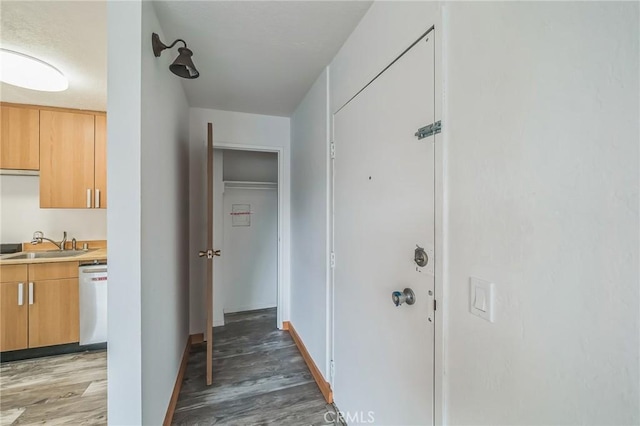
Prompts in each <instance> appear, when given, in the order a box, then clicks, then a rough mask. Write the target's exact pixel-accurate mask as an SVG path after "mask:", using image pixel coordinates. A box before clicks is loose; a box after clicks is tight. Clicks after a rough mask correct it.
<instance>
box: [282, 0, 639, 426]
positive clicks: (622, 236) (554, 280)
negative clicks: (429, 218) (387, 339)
mask: <svg viewBox="0 0 640 426" xmlns="http://www.w3.org/2000/svg"><path fill="white" fill-rule="evenodd" d="M439 8H440V5H439V4H437V3H429V2H421V3H411V4H408V3H395V2H394V3H391V2H389V3H384V2H377V3H374V5H373V6H372V7H371V9H370V10H369V12H368V13H367V15H366V16H365V18H363V20H362V21H361V23H360V24H359V26H358V28H357V29H356V31H354V33H353V34H352V36H351V37H350V38H349V39H348V40H347V42H346V43H345V45H344V46H343V48H342V49H341V51H340V52H339V53H338V54H337V56H336V58H335V59H334V61H333V62H332V64H331V66H330V74H331V78H330V101H329V105H330V110H331V111H332V112H335V111H336V110H337V109H338V108H339V107H340V106H342V105H343V104H344V102H346V101H347V100H348V99H349V98H350V97H351V96H352V95H353V94H354V93H355V92H356V91H357V90H359V89H360V88H361V87H362V86H363V85H364V84H366V83H367V82H368V81H369V80H370V79H371V78H372V77H373V76H375V74H376V73H377V72H379V71H380V70H381V69H382V68H383V67H384V66H385V65H386V64H387V63H389V61H390V60H392V59H393V58H394V57H395V56H397V55H398V54H399V53H400V52H402V50H403V49H404V48H406V47H407V46H408V45H409V44H410V43H411V42H412V41H414V40H415V39H416V38H417V37H418V36H419V35H420V34H421V33H422V32H424V30H426V29H427V28H428V27H430V26H431V25H432V24H436V27H437V28H436V29H437V32H436V37H444V40H443V53H442V55H443V56H442V58H437V59H436V60H437V61H439V60H440V59H442V60H443V63H442V64H441V66H442V69H443V72H444V76H445V77H444V79H445V85H444V94H445V98H444V99H445V116H444V120H443V124H444V133H443V136H444V140H441V141H442V143H443V144H444V145H445V158H444V163H443V164H444V165H445V169H444V170H445V181H444V188H445V197H446V198H445V199H444V200H443V203H445V209H444V212H445V217H444V218H443V220H442V223H444V226H445V228H444V238H445V242H446V243H447V244H448V245H447V247H446V250H445V251H443V252H441V254H440V256H443V257H445V259H444V261H443V264H444V265H445V267H446V268H445V270H444V271H443V272H442V276H444V279H445V283H444V284H445V290H446V291H447V292H448V293H445V299H444V300H443V301H442V302H444V304H445V305H446V306H445V312H447V309H448V315H447V317H446V318H445V319H446V321H447V324H446V327H447V334H446V335H445V351H446V352H445V353H446V358H445V363H446V365H445V368H446V376H445V383H444V387H445V404H446V407H445V409H446V412H445V414H444V415H445V420H446V421H448V423H450V424H577V423H590V424H636V423H638V422H639V421H640V418H639V402H638V401H639V396H640V395H639V391H638V378H639V369H638V359H639V356H638V355H639V354H638V347H639V342H638V332H639V318H638V303H637V302H638V296H639V294H638V281H639V265H638V263H639V256H638V245H639V244H638V243H639V240H638V234H639V215H638V181H639V175H638V169H639V167H638V166H639V164H638V154H639V152H638V140H639V136H640V135H639V134H638V116H639V114H640V111H639V106H638V96H637V94H638V90H639V85H638V71H639V69H638V68H639V66H638V39H639V37H638V35H639V23H638V12H639V10H638V4H637V3H613V4H607V3H561V4H557V3H486V2H481V3H476V4H473V3H451V4H447V5H446V6H445V7H444V23H443V25H442V28H440V25H439V23H440V22H441V16H440V10H439ZM438 28H440V31H438ZM470 35H473V36H470ZM314 90H317V88H314V89H312V90H311V91H310V94H308V97H309V98H310V97H312V95H311V94H312V93H313V91H314ZM313 98H314V99H315V100H313V101H310V100H308V99H305V101H304V102H311V103H313V105H315V106H314V108H316V109H318V110H320V109H322V98H321V96H318V95H316V96H313ZM304 102H303V104H302V105H301V107H306V108H309V107H308V106H305V105H304ZM299 108H300V107H299ZM296 114H299V113H298V111H297V112H296ZM305 118H306V117H305ZM322 122H323V117H322V115H321V114H319V113H317V114H315V115H314V116H313V118H309V119H308V120H304V119H303V117H302V115H300V116H299V118H298V117H297V116H296V115H294V117H293V119H292V128H293V140H294V142H293V143H294V145H293V159H294V160H293V161H294V163H293V168H292V176H294V179H293V182H294V183H293V187H292V203H293V216H292V218H293V230H294V232H293V253H294V256H296V255H297V253H298V252H299V250H298V249H297V248H296V242H297V241H298V239H299V238H300V235H302V234H301V232H303V231H301V230H300V229H301V227H300V226H299V225H297V224H296V221H297V220H298V219H297V218H298V214H297V208H296V207H295V206H296V197H297V196H298V194H300V193H302V191H300V190H298V189H297V188H296V185H297V182H298V181H297V179H295V177H296V176H298V173H299V172H296V170H300V168H302V167H303V166H302V164H305V163H306V162H311V161H312V158H313V157H312V155H311V154H310V153H305V152H304V149H308V148H305V147H307V144H304V145H303V146H300V145H299V141H300V140H303V137H301V136H304V135H305V133H306V132H312V129H313V128H314V127H317V126H320V125H321V124H322ZM488 123H489V124H490V127H487V124H488ZM298 126H300V127H298ZM478 129H484V131H478ZM298 135H301V136H298ZM318 138H319V139H322V133H321V132H319V136H318ZM319 143H320V142H319ZM298 153H299V155H298ZM323 183H324V180H323V178H322V174H321V173H320V174H319V176H317V177H314V178H313V179H312V181H310V182H309V183H307V184H306V185H307V186H308V187H314V186H321V185H323ZM320 192H321V191H320ZM324 241H325V239H324V237H323V235H321V234H320V235H316V236H314V237H313V239H312V240H309V241H306V243H308V244H309V245H314V244H323V243H324ZM296 263H297V262H296V261H295V258H294V262H293V265H294V267H293V277H294V281H293V282H294V284H293V286H292V300H293V301H294V302H297V301H298V300H300V299H301V298H300V297H299V296H297V295H296V292H297V288H296V283H298V281H299V279H298V276H302V277H304V278H307V277H313V276H314V275H312V274H305V273H304V271H302V272H297V271H296V269H295V268H296V267H295V265H296ZM318 264H320V262H318ZM470 276H478V277H481V278H484V279H488V280H491V281H494V282H495V283H496V293H497V297H496V305H497V307H496V322H495V323H494V324H490V323H487V322H484V321H483V320H481V319H479V318H477V317H474V316H472V315H471V314H470V313H469V312H468V306H469V277H470ZM293 306H294V307H295V306H296V303H293ZM353 315H357V311H353ZM295 318H296V313H295V308H293V311H292V319H294V324H295ZM335 326H336V327H339V326H340V324H336V325H335ZM316 334H317V332H316ZM303 339H304V340H305V342H307V338H305V337H303ZM381 350H384V347H382V348H381ZM313 356H314V359H315V358H316V357H317V355H313ZM339 362H340V360H336V363H337V364H338V366H339ZM338 368H339V367H338ZM335 398H336V402H337V404H338V406H339V404H340V395H338V394H337V395H335ZM372 408H374V407H372Z"/></svg>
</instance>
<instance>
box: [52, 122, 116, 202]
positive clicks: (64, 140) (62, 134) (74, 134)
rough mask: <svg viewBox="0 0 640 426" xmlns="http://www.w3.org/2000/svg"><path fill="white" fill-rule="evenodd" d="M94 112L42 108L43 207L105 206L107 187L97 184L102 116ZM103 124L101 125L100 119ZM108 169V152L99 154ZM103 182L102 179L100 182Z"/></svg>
mask: <svg viewBox="0 0 640 426" xmlns="http://www.w3.org/2000/svg"><path fill="white" fill-rule="evenodd" d="M97 117H101V118H104V117H102V116H96V115H93V114H84V113H75V112H62V111H46V110H41V111H40V207H41V208H69V209H75V208H104V207H105V205H106V203H104V201H103V200H105V199H106V191H105V190H104V189H102V188H96V139H98V140H99V144H100V146H99V149H100V150H101V151H102V152H104V145H105V136H104V133H105V132H104V130H103V131H101V135H100V136H98V137H96V132H97V129H98V127H102V128H103V129H104V128H105V126H104V123H103V122H102V120H101V119H100V120H97ZM97 121H99V122H100V123H101V124H100V125H99V126H98V127H97V126H96V122H97ZM99 157H100V163H101V164H100V165H99V169H100V170H101V172H100V174H101V176H100V178H99V179H98V180H105V179H104V178H103V177H102V173H103V172H104V168H105V163H104V158H105V155H104V154H103V153H101V154H99ZM100 184H102V183H100Z"/></svg>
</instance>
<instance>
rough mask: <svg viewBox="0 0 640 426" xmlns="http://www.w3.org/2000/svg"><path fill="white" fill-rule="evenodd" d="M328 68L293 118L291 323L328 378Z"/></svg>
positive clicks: (329, 315) (327, 378)
mask: <svg viewBox="0 0 640 426" xmlns="http://www.w3.org/2000/svg"><path fill="white" fill-rule="evenodd" d="M328 84H329V73H328V71H327V70H325V71H324V72H323V73H322V74H321V75H320V77H318V79H317V80H316V82H315V83H314V85H313V86H312V87H311V89H310V90H309V92H308V93H307V94H306V96H305V98H304V99H303V100H302V102H301V103H300V105H298V107H297V108H296V111H295V112H294V113H293V116H292V117H291V140H292V142H291V156H292V160H291V235H292V240H291V323H292V324H293V326H294V327H295V329H296V331H297V332H298V334H299V335H300V338H301V339H302V341H303V342H304V344H305V346H306V348H307V350H308V351H309V354H310V355H311V357H312V358H313V360H314V362H315V363H316V365H317V366H318V368H319V369H320V371H321V372H322V374H323V375H324V377H325V379H326V380H329V375H328V373H329V362H330V359H331V357H330V353H329V350H330V345H329V342H328V338H329V336H328V332H329V327H330V322H329V321H330V317H331V314H330V309H329V306H330V303H329V299H328V297H329V291H328V290H329V287H328V284H329V283H328V278H329V254H328V250H329V238H328V233H327V226H328V223H329V222H328V221H329V211H328V208H329V203H328V198H327V197H328V190H329V185H328V178H329V173H328V162H329V140H328V135H329V133H328V121H327V119H328V114H327V106H328V105H327V101H328V98H327V93H328Z"/></svg>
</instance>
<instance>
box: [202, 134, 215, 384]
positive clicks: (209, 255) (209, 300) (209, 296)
mask: <svg viewBox="0 0 640 426" xmlns="http://www.w3.org/2000/svg"><path fill="white" fill-rule="evenodd" d="M198 255H199V256H200V257H205V258H206V259H207V282H206V283H205V288H206V295H205V300H206V305H207V330H206V332H205V339H206V340H207V385H211V383H213V257H214V256H220V250H213V124H211V123H209V124H208V126H207V250H206V251H201V252H199V253H198Z"/></svg>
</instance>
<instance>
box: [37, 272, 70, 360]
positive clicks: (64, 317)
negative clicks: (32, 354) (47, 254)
mask: <svg viewBox="0 0 640 426" xmlns="http://www.w3.org/2000/svg"><path fill="white" fill-rule="evenodd" d="M79 340H80V296H79V288H78V263H77V262H60V263H40V264H32V265H29V347H30V348H38V347H41V346H52V345H61V344H64V343H75V342H78V341H79Z"/></svg>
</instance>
